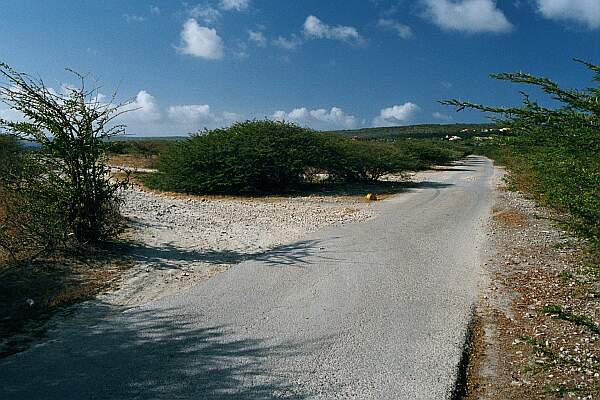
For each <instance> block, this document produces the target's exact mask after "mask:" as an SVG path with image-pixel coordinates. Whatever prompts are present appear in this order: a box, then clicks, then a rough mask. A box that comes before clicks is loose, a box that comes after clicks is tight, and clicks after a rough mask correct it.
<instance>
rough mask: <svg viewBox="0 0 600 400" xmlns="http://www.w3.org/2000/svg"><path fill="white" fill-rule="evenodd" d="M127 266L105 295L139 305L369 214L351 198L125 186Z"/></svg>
mask: <svg viewBox="0 0 600 400" xmlns="http://www.w3.org/2000/svg"><path fill="white" fill-rule="evenodd" d="M124 198H125V204H124V207H123V213H124V215H125V216H126V217H128V218H129V220H130V221H131V225H132V227H133V231H132V232H131V239H132V241H133V242H134V243H135V245H134V246H133V247H132V251H131V257H132V260H133V261H134V264H135V265H134V267H133V268H132V269H130V270H129V271H128V272H126V273H125V274H123V276H122V278H121V279H120V283H119V287H120V289H119V290H117V291H116V292H113V293H110V294H108V295H105V296H104V300H105V301H108V302H110V303H113V304H120V305H139V304H143V303H146V302H148V301H151V300H155V299H157V298H160V297H164V296H166V295H169V294H172V293H176V292H178V291H180V290H183V289H186V288H189V287H191V286H194V285H195V284H197V283H199V282H201V281H203V280H206V279H208V278H210V277H212V276H214V275H215V274H217V273H219V272H223V271H225V270H227V269H228V268H229V267H231V266H232V265H234V264H236V263H239V262H241V261H244V260H249V259H252V258H254V257H257V256H260V255H261V254H262V253H264V252H266V251H268V250H270V249H274V248H276V247H278V246H282V245H285V244H289V243H292V242H294V241H296V240H299V239H300V238H302V237H303V236H304V235H306V234H307V233H309V232H313V231H316V230H318V229H320V228H323V227H326V226H333V225H344V224H348V223H352V222H360V221H365V220H368V219H369V218H371V217H372V216H373V215H374V213H375V211H374V208H376V207H377V206H376V204H375V203H368V202H366V201H365V200H363V199H361V198H358V197H335V196H331V197H330V196H327V197H325V196H308V197H289V198H288V197H266V198H233V197H232V198H211V197H193V196H181V195H169V194H157V193H154V192H150V191H146V190H143V189H141V188H139V187H133V188H131V189H128V190H127V191H125V192H124Z"/></svg>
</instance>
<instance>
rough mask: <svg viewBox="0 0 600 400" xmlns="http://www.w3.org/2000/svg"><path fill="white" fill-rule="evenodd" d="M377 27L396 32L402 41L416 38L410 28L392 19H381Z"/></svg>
mask: <svg viewBox="0 0 600 400" xmlns="http://www.w3.org/2000/svg"><path fill="white" fill-rule="evenodd" d="M377 25H378V26H379V27H380V28H382V29H387V30H391V31H394V32H396V33H397V34H398V36H400V37H401V38H402V39H410V38H412V37H413V36H414V34H413V31H412V29H411V27H410V26H408V25H404V24H402V23H400V22H398V21H394V20H392V19H386V18H381V19H379V21H378V22H377Z"/></svg>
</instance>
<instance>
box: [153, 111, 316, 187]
mask: <svg viewBox="0 0 600 400" xmlns="http://www.w3.org/2000/svg"><path fill="white" fill-rule="evenodd" d="M318 152H319V139H318V135H317V133H315V132H313V131H311V130H309V129H305V128H300V127H298V126H296V125H293V124H288V123H283V122H275V121H268V120H266V121H246V122H241V123H236V124H234V125H232V126H231V127H229V128H225V129H215V130H213V131H209V132H203V133H200V134H196V135H194V136H192V137H190V138H189V139H187V140H184V141H181V142H179V143H177V144H176V145H174V147H173V148H172V149H170V150H169V151H167V152H166V153H165V154H163V155H162V156H161V158H160V160H159V161H158V163H157V168H158V173H156V174H153V175H150V176H148V177H147V178H146V182H147V183H148V184H149V185H151V186H154V187H158V188H161V189H165V190H174V191H180V192H187V193H258V192H277V191H281V190H286V189H289V188H292V187H295V186H298V185H299V184H301V183H303V182H304V180H305V175H306V173H307V172H308V170H309V169H311V168H312V169H314V168H317V167H318V165H317V159H318Z"/></svg>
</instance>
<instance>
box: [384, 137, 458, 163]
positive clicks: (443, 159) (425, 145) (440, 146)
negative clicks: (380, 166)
mask: <svg viewBox="0 0 600 400" xmlns="http://www.w3.org/2000/svg"><path fill="white" fill-rule="evenodd" d="M395 144H396V146H399V147H400V148H402V149H403V150H404V151H406V152H407V153H408V154H410V155H412V156H413V157H414V158H416V159H417V160H419V167H420V168H427V167H430V166H432V165H443V164H448V163H449V162H452V161H456V160H458V159H461V158H463V157H465V156H466V155H468V154H469V152H468V150H467V149H466V148H464V147H462V146H460V145H457V144H454V143H450V142H442V141H440V140H435V141H434V140H398V141H396V142H395Z"/></svg>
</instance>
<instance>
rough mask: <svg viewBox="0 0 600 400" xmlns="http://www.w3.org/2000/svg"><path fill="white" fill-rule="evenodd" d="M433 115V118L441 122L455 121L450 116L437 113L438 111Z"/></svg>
mask: <svg viewBox="0 0 600 400" xmlns="http://www.w3.org/2000/svg"><path fill="white" fill-rule="evenodd" d="M431 115H432V116H433V118H435V119H439V120H440V121H453V120H454V118H452V117H451V116H450V115H447V114H442V113H441V112H437V111H436V112H434V113H433V114H431Z"/></svg>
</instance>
